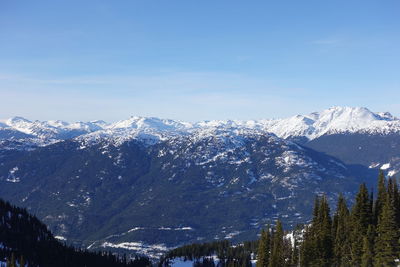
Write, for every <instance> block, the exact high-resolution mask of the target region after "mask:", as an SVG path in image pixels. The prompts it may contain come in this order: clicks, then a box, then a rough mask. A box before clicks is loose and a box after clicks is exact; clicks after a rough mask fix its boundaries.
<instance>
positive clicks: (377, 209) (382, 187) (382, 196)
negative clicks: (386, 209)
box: [374, 170, 387, 226]
mask: <svg viewBox="0 0 400 267" xmlns="http://www.w3.org/2000/svg"><path fill="white" fill-rule="evenodd" d="M386 194H387V191H386V182H385V175H384V173H383V171H382V170H380V171H379V176H378V196H377V198H376V201H375V205H374V224H375V226H376V225H377V224H378V220H379V216H380V213H381V211H382V207H383V205H384V203H385V200H386Z"/></svg>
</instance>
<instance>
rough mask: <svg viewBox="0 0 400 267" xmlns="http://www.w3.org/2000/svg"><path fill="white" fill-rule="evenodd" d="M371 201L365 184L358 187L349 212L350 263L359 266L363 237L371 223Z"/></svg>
mask: <svg viewBox="0 0 400 267" xmlns="http://www.w3.org/2000/svg"><path fill="white" fill-rule="evenodd" d="M370 205H371V200H370V195H369V193H368V190H367V187H366V186H365V184H361V185H360V189H359V191H358V193H357V196H356V202H355V204H354V206H353V208H352V211H351V222H350V224H351V263H352V265H354V266H359V265H360V264H361V256H362V250H363V236H365V235H366V234H367V231H368V226H369V224H371V223H372V220H371V219H372V214H371V210H372V209H371V206H370Z"/></svg>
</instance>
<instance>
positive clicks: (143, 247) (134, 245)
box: [89, 242, 170, 257]
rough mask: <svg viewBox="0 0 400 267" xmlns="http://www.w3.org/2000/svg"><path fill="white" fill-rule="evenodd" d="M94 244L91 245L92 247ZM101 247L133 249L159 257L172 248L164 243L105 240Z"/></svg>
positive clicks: (139, 252)
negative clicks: (113, 241)
mask: <svg viewBox="0 0 400 267" xmlns="http://www.w3.org/2000/svg"><path fill="white" fill-rule="evenodd" d="M92 245H93V244H92ZM92 245H91V246H89V247H92ZM101 247H103V248H119V249H126V250H132V251H135V252H136V253H138V254H143V255H148V256H155V257H159V256H161V255H162V254H163V253H165V252H167V251H168V250H170V248H168V247H166V246H165V245H164V244H146V243H143V242H122V243H111V242H103V243H102V244H101Z"/></svg>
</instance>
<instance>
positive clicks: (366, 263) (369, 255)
mask: <svg viewBox="0 0 400 267" xmlns="http://www.w3.org/2000/svg"><path fill="white" fill-rule="evenodd" d="M374 238H375V230H374V226H373V225H372V224H370V225H369V227H368V232H367V235H366V236H364V238H363V254H362V257H361V267H373V259H374V250H373V247H374Z"/></svg>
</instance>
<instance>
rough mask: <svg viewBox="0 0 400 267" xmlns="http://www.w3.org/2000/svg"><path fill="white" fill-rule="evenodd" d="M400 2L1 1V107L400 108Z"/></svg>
mask: <svg viewBox="0 0 400 267" xmlns="http://www.w3.org/2000/svg"><path fill="white" fill-rule="evenodd" d="M399 10H400V2H399V1H397V0H395V1H385V0H383V1H365V0H364V1H348V0H347V1H320V0H319V1H307V0H305V1H236V0H230V1H223V0H221V1H206V0H204V1H191V0H185V1H183V0H182V1H175V0H169V1H166V0H164V1H161V0H160V1H153V0H142V1H133V0H132V1H122V0H121V1H101V0H96V1H74V0H68V1H56V0H51V1H14V0H2V1H0V101H1V102H0V118H7V117H11V116H15V115H19V116H24V117H27V118H30V119H40V120H47V119H63V120H67V121H77V120H93V119H104V120H107V121H115V120H119V119H124V118H128V117H129V116H131V115H141V116H157V117H162V118H172V119H180V120H189V121H197V120H205V119H228V118H230V119H259V118H273V117H275V118H276V117H286V116H291V115H295V114H301V113H309V112H312V111H316V110H322V109H325V108H328V107H330V106H335V105H346V106H366V107H368V108H370V109H371V110H373V111H390V112H392V113H393V114H395V115H400V101H399V100H400V49H399V47H400V16H399V15H398V12H399Z"/></svg>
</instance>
